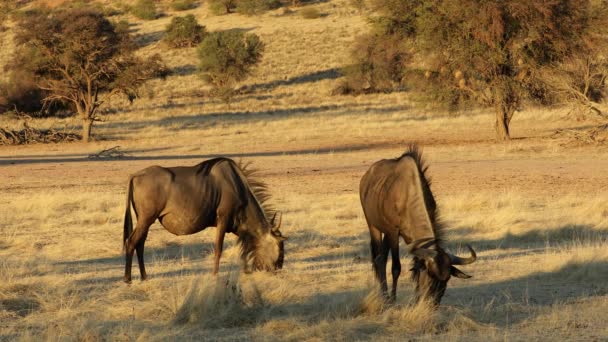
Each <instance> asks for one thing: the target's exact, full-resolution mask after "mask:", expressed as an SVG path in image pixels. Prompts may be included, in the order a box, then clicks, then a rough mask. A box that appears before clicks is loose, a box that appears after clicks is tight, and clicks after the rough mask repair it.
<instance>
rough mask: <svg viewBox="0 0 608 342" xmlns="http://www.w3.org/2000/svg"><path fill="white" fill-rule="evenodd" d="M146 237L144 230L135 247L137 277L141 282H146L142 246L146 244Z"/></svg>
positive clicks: (146, 231)
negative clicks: (137, 268) (137, 265)
mask: <svg viewBox="0 0 608 342" xmlns="http://www.w3.org/2000/svg"><path fill="white" fill-rule="evenodd" d="M147 237H148V229H145V233H144V234H143V236H142V237H141V239H140V240H139V242H138V243H137V245H136V246H135V252H136V253H137V263H138V264H139V275H140V277H141V280H146V279H147V278H148V276H147V275H146V267H145V266H144V245H145V244H146V238H147Z"/></svg>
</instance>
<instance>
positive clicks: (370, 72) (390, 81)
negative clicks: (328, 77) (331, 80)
mask: <svg viewBox="0 0 608 342" xmlns="http://www.w3.org/2000/svg"><path fill="white" fill-rule="evenodd" d="M351 56H352V59H353V62H354V63H353V64H352V65H350V66H348V67H346V68H344V70H343V73H344V75H345V76H346V77H345V79H344V81H342V83H341V84H340V85H339V86H338V88H337V89H336V90H335V91H334V92H335V93H339V94H361V93H374V92H389V91H392V90H394V89H395V88H396V87H398V86H400V85H401V82H402V79H403V77H404V75H405V70H406V69H405V66H406V63H407V62H408V61H409V60H410V56H409V54H408V53H407V51H406V49H405V47H404V45H403V43H402V42H401V38H400V37H398V36H378V35H373V34H370V35H364V36H360V37H359V38H357V40H356V41H355V45H354V48H353V50H352V52H351Z"/></svg>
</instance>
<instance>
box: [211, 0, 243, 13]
mask: <svg viewBox="0 0 608 342" xmlns="http://www.w3.org/2000/svg"><path fill="white" fill-rule="evenodd" d="M236 6H237V1H236V0H209V11H210V12H211V13H212V14H214V15H223V14H230V13H232V12H234V11H235V10H236Z"/></svg>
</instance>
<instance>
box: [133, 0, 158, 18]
mask: <svg viewBox="0 0 608 342" xmlns="http://www.w3.org/2000/svg"><path fill="white" fill-rule="evenodd" d="M131 13H132V14H133V15H134V16H135V17H137V18H139V19H143V20H154V19H156V18H157V17H158V13H156V5H155V4H154V0H137V2H136V3H135V5H133V7H131Z"/></svg>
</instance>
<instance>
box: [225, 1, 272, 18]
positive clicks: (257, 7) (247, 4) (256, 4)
mask: <svg viewBox="0 0 608 342" xmlns="http://www.w3.org/2000/svg"><path fill="white" fill-rule="evenodd" d="M279 7H281V1H279V0H239V1H238V2H237V5H236V10H237V12H239V13H243V14H245V15H256V14H261V13H264V12H266V11H269V10H273V9H277V8H279Z"/></svg>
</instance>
